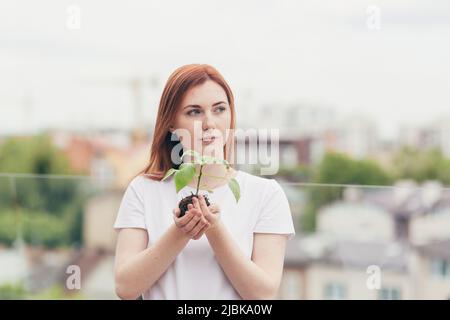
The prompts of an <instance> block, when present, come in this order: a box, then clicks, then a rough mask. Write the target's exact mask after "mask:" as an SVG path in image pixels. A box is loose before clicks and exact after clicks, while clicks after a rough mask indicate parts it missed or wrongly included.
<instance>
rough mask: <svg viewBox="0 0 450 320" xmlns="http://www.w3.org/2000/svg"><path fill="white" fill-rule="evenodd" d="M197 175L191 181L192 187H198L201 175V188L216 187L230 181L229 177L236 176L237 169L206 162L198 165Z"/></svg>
mask: <svg viewBox="0 0 450 320" xmlns="http://www.w3.org/2000/svg"><path fill="white" fill-rule="evenodd" d="M195 171H196V175H195V177H194V179H192V181H191V182H190V183H189V186H190V187H192V188H197V185H198V178H199V176H200V171H201V177H200V186H199V189H200V190H208V189H215V188H217V187H220V186H223V185H225V184H227V183H228V179H230V178H233V177H235V175H236V170H235V169H233V168H231V167H230V169H229V170H227V168H226V166H225V165H223V164H206V165H204V166H203V167H201V168H200V165H196V170H195Z"/></svg>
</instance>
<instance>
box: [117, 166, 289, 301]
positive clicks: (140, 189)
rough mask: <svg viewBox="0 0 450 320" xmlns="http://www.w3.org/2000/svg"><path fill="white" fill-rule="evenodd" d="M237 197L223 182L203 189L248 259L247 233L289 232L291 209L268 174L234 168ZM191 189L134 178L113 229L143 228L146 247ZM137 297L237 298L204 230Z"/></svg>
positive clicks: (163, 229)
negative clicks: (218, 185)
mask: <svg viewBox="0 0 450 320" xmlns="http://www.w3.org/2000/svg"><path fill="white" fill-rule="evenodd" d="M236 180H237V181H238V182H239V185H240V189H241V197H240V199H239V202H237V203H236V200H235V198H234V196H233V193H232V192H231V190H230V189H229V187H228V185H223V186H220V187H218V188H216V189H213V193H208V192H207V191H204V190H200V192H199V193H200V194H207V195H208V198H209V199H210V202H211V203H217V204H218V205H219V207H220V210H221V211H220V212H221V216H220V217H221V221H222V222H223V224H224V225H225V226H226V228H227V229H228V230H229V232H230V234H231V235H232V237H233V238H234V239H235V240H236V244H237V245H238V246H239V248H241V250H242V252H243V253H244V254H245V256H246V257H248V259H251V256H252V248H253V233H254V232H260V233H279V234H287V235H288V239H291V238H292V237H293V236H294V235H295V230H294V225H293V221H292V216H291V211H290V208H289V203H288V201H287V198H286V195H285V193H284V191H283V189H282V188H281V186H280V185H279V183H278V182H277V181H276V180H274V179H267V178H262V177H258V176H255V175H251V174H249V173H246V172H244V171H240V170H238V172H237V175H236ZM191 192H193V193H195V188H192V187H190V186H186V187H184V188H183V189H181V190H180V192H179V193H176V190H175V183H174V181H173V177H171V178H169V179H167V180H165V181H156V180H151V179H149V178H147V177H144V176H138V177H136V178H134V179H133V180H132V181H131V182H130V184H129V186H128V188H127V190H126V191H125V194H124V196H123V199H122V202H121V204H120V208H119V211H118V215H117V219H116V222H115V224H114V228H115V229H120V228H143V229H146V230H147V232H148V236H149V242H148V247H150V246H152V244H154V243H155V242H157V241H158V239H159V238H160V237H161V236H162V235H163V234H164V233H165V232H166V231H167V229H168V228H169V227H170V225H171V224H173V223H174V221H173V209H174V208H175V207H176V206H177V205H178V202H179V201H180V200H181V199H182V198H183V197H185V196H187V195H190V194H191ZM143 299H164V300H166V299H170V300H179V299H187V300H189V299H214V300H228V299H230V300H237V299H242V298H241V297H240V296H239V294H238V293H237V291H236V290H235V289H234V288H233V286H232V284H231V282H230V281H229V280H228V278H227V276H226V275H225V273H224V272H223V270H222V268H221V267H220V265H219V263H218V261H217V259H216V257H215V255H214V251H213V249H212V248H211V246H210V244H209V242H208V239H207V237H206V235H203V236H202V237H201V238H200V239H198V240H189V242H188V244H187V245H186V246H185V247H184V248H183V250H182V251H181V252H180V253H179V255H178V256H177V258H176V259H175V260H174V262H173V263H172V264H171V265H170V266H169V267H168V269H167V270H166V271H165V272H164V273H163V274H162V275H161V277H160V278H159V279H158V281H157V282H156V283H154V285H153V286H152V287H151V288H150V289H149V290H147V291H146V292H144V293H143Z"/></svg>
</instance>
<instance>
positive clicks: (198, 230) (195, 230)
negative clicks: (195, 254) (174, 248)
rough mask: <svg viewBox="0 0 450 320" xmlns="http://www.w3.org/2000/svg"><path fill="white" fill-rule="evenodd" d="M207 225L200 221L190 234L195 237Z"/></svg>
mask: <svg viewBox="0 0 450 320" xmlns="http://www.w3.org/2000/svg"><path fill="white" fill-rule="evenodd" d="M204 226H205V225H204V224H203V222H201V221H199V222H198V223H197V224H196V225H195V227H194V228H192V230H191V231H190V232H189V235H190V236H191V238H194V237H195V236H196V235H197V233H199V232H200V230H202V229H203V227H204Z"/></svg>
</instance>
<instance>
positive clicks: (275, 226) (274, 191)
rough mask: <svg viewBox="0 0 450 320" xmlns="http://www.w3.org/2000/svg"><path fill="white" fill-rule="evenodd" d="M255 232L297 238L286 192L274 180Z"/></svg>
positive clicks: (266, 194) (262, 207)
mask: <svg viewBox="0 0 450 320" xmlns="http://www.w3.org/2000/svg"><path fill="white" fill-rule="evenodd" d="M253 232H255V233H280V234H287V235H288V239H291V238H293V237H294V236H295V229H294V223H293V221H292V214H291V209H290V207H289V202H288V200H287V197H286V194H285V192H284V190H283V189H282V187H281V186H280V184H279V183H278V182H277V181H276V180H274V179H270V180H269V184H268V187H267V188H266V191H265V195H264V198H263V200H262V203H261V207H260V212H259V215H258V218H257V221H256V225H255V227H254V229H253Z"/></svg>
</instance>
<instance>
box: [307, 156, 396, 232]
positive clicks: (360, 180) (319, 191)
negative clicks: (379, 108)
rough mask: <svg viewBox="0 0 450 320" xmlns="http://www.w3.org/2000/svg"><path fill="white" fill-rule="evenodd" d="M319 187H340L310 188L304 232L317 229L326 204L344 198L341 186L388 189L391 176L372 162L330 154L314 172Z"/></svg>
mask: <svg viewBox="0 0 450 320" xmlns="http://www.w3.org/2000/svg"><path fill="white" fill-rule="evenodd" d="M312 182H314V183H317V184H337V186H326V185H324V186H321V185H318V186H313V187H310V188H308V190H307V192H308V204H307V206H306V210H305V213H304V215H303V216H302V221H301V225H302V228H303V229H304V231H307V232H313V231H314V230H315V228H316V214H317V211H318V210H319V209H320V208H321V207H322V206H323V205H325V204H327V203H330V202H333V201H335V200H336V199H339V198H341V197H342V191H343V187H342V186H340V185H345V184H357V185H388V184H391V183H392V178H391V176H390V175H389V174H388V173H387V172H386V171H385V170H384V169H383V168H382V167H380V166H379V165H378V164H377V163H376V162H375V161H373V160H366V159H364V160H355V159H352V158H350V157H349V156H347V155H344V154H341V153H327V154H326V155H325V156H324V157H323V159H322V161H321V162H320V163H319V165H318V166H317V167H316V168H315V169H314V174H313V181H312Z"/></svg>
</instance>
